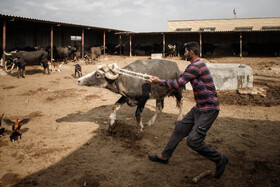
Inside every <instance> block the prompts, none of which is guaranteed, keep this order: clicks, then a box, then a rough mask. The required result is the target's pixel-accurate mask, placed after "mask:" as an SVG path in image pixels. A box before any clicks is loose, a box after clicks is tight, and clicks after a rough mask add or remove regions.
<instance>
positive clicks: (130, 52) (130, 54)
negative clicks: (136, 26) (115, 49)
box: [129, 35, 132, 57]
mask: <svg viewBox="0 0 280 187" xmlns="http://www.w3.org/2000/svg"><path fill="white" fill-rule="evenodd" d="M129 56H130V57H132V51H131V35H129Z"/></svg>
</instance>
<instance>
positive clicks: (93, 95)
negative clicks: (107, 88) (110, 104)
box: [85, 94, 100, 100]
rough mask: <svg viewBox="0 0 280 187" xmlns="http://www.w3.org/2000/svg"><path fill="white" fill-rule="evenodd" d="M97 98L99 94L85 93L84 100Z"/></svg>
mask: <svg viewBox="0 0 280 187" xmlns="http://www.w3.org/2000/svg"><path fill="white" fill-rule="evenodd" d="M98 98H100V96H99V95H96V94H90V95H87V96H86V97H85V99H86V100H91V99H98Z"/></svg>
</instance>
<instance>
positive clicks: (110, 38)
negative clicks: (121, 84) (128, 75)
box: [0, 14, 121, 58]
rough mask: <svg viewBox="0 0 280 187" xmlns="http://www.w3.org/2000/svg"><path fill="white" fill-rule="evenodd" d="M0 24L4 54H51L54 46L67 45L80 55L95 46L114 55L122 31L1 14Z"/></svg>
mask: <svg viewBox="0 0 280 187" xmlns="http://www.w3.org/2000/svg"><path fill="white" fill-rule="evenodd" d="M0 24H1V25H2V29H1V31H0V34H1V36H2V37H1V38H0V42H1V44H2V49H1V52H2V51H3V50H5V51H11V50H32V49H34V47H40V48H44V49H47V48H50V49H51V55H53V54H52V53H53V47H66V46H75V47H76V48H77V50H79V51H80V52H81V56H84V54H85V51H86V50H88V49H89V48H90V47H92V46H106V47H107V48H106V49H107V51H110V52H112V53H113V52H114V50H115V46H117V45H118V43H119V38H118V36H117V35H115V33H116V32H120V31H121V30H115V29H108V28H100V27H93V26H85V25H75V24H70V23H62V22H54V21H48V20H39V19H32V18H25V17H18V16H11V15H3V14H0ZM104 53H105V49H104ZM1 56H2V54H1ZM52 57H53V56H51V58H52ZM3 58H5V55H3Z"/></svg>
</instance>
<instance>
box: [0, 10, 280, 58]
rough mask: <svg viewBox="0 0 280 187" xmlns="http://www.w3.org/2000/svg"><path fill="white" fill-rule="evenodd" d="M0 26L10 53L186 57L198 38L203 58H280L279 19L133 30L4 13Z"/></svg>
mask: <svg viewBox="0 0 280 187" xmlns="http://www.w3.org/2000/svg"><path fill="white" fill-rule="evenodd" d="M0 24H1V25H2V29H1V31H0V34H1V36H2V37H1V38H0V42H1V44H2V50H5V51H10V50H13V49H16V48H25V47H35V46H40V47H43V48H46V47H51V48H53V46H62V47H65V46H68V45H71V46H73V45H75V46H77V48H78V49H79V50H80V51H81V55H82V56H83V55H84V54H85V51H86V50H88V49H89V48H90V47H92V46H106V50H105V49H104V54H105V53H107V54H116V55H127V56H150V55H151V54H153V53H159V54H162V56H163V57H166V56H169V55H172V56H182V55H183V53H184V48H183V45H184V43H186V42H189V41H197V42H198V43H200V44H201V54H200V55H201V56H202V57H220V56H240V57H243V56H280V47H279V46H280V17H275V18H246V19H245V18H241V19H208V20H178V21H168V32H130V31H123V30H116V29H111V28H100V27H93V26H87V25H75V24H71V23H62V22H54V21H48V20H38V19H32V18H25V17H18V16H11V15H3V14H0ZM174 46H176V51H175V52H174Z"/></svg>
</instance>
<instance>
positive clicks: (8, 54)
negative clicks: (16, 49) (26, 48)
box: [3, 51, 12, 56]
mask: <svg viewBox="0 0 280 187" xmlns="http://www.w3.org/2000/svg"><path fill="white" fill-rule="evenodd" d="M3 52H4V54H5V55H6V56H11V55H12V53H7V52H6V51H3Z"/></svg>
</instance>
